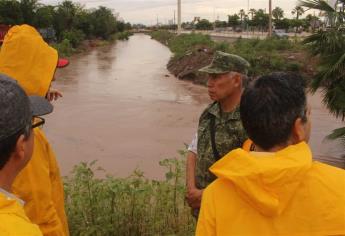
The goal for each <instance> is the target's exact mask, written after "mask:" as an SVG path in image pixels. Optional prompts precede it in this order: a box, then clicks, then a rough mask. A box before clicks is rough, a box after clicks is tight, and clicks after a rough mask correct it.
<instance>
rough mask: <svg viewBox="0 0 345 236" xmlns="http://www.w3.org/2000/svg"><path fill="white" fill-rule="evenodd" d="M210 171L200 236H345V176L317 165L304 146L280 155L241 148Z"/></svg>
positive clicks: (201, 214)
mask: <svg viewBox="0 0 345 236" xmlns="http://www.w3.org/2000/svg"><path fill="white" fill-rule="evenodd" d="M210 171H211V172H213V173H214V174H215V175H216V176H217V177H218V179H217V180H216V181H214V182H213V183H212V184H211V185H209V186H208V187H207V188H206V190H205V191H204V193H203V198H202V205H201V212H200V215H199V220H198V225H197V232H196V235H207V236H212V235H220V236H231V235H236V236H242V235H243V236H252V235H260V236H261V235H262V236H270V235H274V236H280V235H284V236H305V235H309V236H312V235H315V236H316V235H318V236H321V235H345V171H344V170H342V169H338V168H335V167H332V166H328V165H325V164H322V163H319V162H312V154H311V151H310V149H309V146H308V145H307V144H306V143H304V142H302V143H299V144H297V145H292V146H289V147H287V148H286V149H283V150H281V151H279V152H276V153H255V152H247V151H244V150H242V149H236V150H234V151H232V152H230V153H229V154H227V155H226V156H225V157H223V158H222V159H220V160H219V161H218V162H216V163H215V164H214V165H213V166H212V167H211V168H210Z"/></svg>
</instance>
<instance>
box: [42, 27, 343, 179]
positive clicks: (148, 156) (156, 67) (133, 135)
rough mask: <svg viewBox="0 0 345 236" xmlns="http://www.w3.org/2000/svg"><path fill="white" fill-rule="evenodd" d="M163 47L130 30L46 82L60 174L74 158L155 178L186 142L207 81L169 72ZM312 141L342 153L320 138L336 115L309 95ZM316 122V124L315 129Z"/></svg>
mask: <svg viewBox="0 0 345 236" xmlns="http://www.w3.org/2000/svg"><path fill="white" fill-rule="evenodd" d="M170 57H171V52H170V51H169V49H168V48H166V47H165V46H163V45H161V44H160V43H158V42H156V41H154V40H151V39H150V37H149V36H146V35H141V34H137V35H134V36H132V37H131V38H130V40H129V41H126V42H117V43H116V44H113V45H109V46H105V47H101V48H95V49H93V50H92V51H89V52H86V53H82V54H78V55H75V56H73V57H72V58H71V64H70V65H69V66H68V67H67V68H64V69H61V70H60V71H58V73H57V78H58V79H57V80H56V81H55V82H54V83H53V86H54V87H55V88H57V89H59V90H61V91H62V92H63V94H64V97H63V98H62V99H60V100H58V101H56V102H54V106H55V110H54V113H53V114H51V115H49V116H48V117H47V122H46V125H45V127H44V129H45V131H46V133H47V136H48V139H49V140H50V143H51V145H52V146H53V149H54V150H55V152H56V156H57V159H58V161H59V164H60V168H61V172H62V174H63V175H68V174H69V173H70V171H71V170H72V168H73V166H74V165H76V164H78V163H80V162H91V161H93V160H98V162H97V165H98V166H100V167H102V168H104V169H105V170H106V172H107V173H109V174H112V175H116V176H121V177H124V176H128V175H130V174H131V173H132V171H133V170H134V169H136V168H139V169H141V170H142V171H144V173H145V176H147V177H149V178H162V177H163V176H164V172H165V170H164V169H163V168H162V167H160V166H159V164H158V163H159V161H160V160H162V159H164V158H169V157H175V156H178V154H177V150H179V149H182V148H183V147H184V143H189V142H190V140H191V138H192V136H193V135H194V133H195V131H196V128H197V122H198V117H199V115H200V113H201V112H202V110H203V109H204V108H205V107H206V106H207V104H208V103H209V102H210V100H209V98H208V96H207V91H206V88H204V87H201V86H197V85H193V84H191V83H189V82H184V81H179V80H177V79H176V78H174V76H173V75H171V74H169V72H168V71H167V69H166V64H167V62H168V60H169V58H170ZM311 102H312V105H313V106H314V110H313V114H312V116H313V125H314V130H313V134H312V136H313V138H312V140H311V144H312V147H313V149H314V151H315V152H317V153H318V155H319V156H327V157H331V158H332V157H334V156H336V157H337V156H340V155H341V154H342V148H341V145H339V144H337V143H335V142H322V140H323V138H324V136H325V135H326V134H328V133H329V132H330V131H331V130H332V129H334V128H337V127H341V122H340V121H337V120H336V119H334V118H333V117H331V116H330V115H329V114H328V113H327V110H325V109H324V108H323V106H321V104H320V97H319V96H318V95H316V96H314V97H312V99H311ZM315 126H316V128H315Z"/></svg>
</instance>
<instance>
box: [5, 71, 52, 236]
mask: <svg viewBox="0 0 345 236" xmlns="http://www.w3.org/2000/svg"><path fill="white" fill-rule="evenodd" d="M52 110H53V106H52V105H51V104H50V103H49V102H48V101H47V100H45V99H44V98H42V97H38V96H35V97H30V98H28V96H27V95H26V94H25V91H24V90H23V89H22V88H21V87H20V86H19V85H18V84H17V82H16V81H15V80H12V79H11V78H9V77H7V76H5V75H3V74H0V235H1V236H15V235H18V236H19V235H25V236H41V235H42V233H41V231H40V229H39V227H38V226H37V225H34V224H32V223H31V222H30V220H29V219H28V217H27V216H26V214H25V212H24V208H23V204H24V202H23V201H22V200H21V199H19V198H18V197H16V196H15V195H13V194H12V193H11V190H12V184H13V181H14V179H15V178H16V176H17V175H18V174H19V172H20V171H21V170H22V169H23V168H24V167H25V166H26V165H27V163H28V162H29V160H30V159H31V156H32V153H33V148H34V135H33V129H34V128H36V127H38V126H39V125H42V124H44V119H43V118H39V117H38V116H41V115H45V114H48V113H50V112H52ZM34 117H36V118H35V119H34V120H33V118H34ZM33 122H34V123H33Z"/></svg>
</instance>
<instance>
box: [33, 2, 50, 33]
mask: <svg viewBox="0 0 345 236" xmlns="http://www.w3.org/2000/svg"><path fill="white" fill-rule="evenodd" d="M53 20H54V7H53V6H45V5H42V6H39V7H38V9H37V11H36V16H35V19H34V25H35V26H36V27H37V28H48V27H50V26H52V25H53Z"/></svg>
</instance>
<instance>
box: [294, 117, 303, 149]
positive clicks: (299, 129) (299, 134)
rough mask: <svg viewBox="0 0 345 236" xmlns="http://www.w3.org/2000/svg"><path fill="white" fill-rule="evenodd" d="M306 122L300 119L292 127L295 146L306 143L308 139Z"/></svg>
mask: <svg viewBox="0 0 345 236" xmlns="http://www.w3.org/2000/svg"><path fill="white" fill-rule="evenodd" d="M304 125H305V122H303V120H302V119H301V118H300V117H298V118H297V119H296V120H295V123H294V124H293V127H292V140H291V141H292V143H293V144H297V143H300V142H302V141H305V139H306V133H305V127H304Z"/></svg>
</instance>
